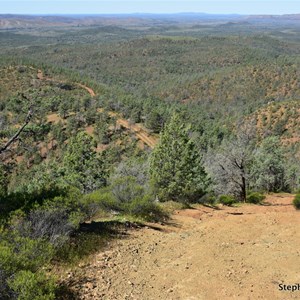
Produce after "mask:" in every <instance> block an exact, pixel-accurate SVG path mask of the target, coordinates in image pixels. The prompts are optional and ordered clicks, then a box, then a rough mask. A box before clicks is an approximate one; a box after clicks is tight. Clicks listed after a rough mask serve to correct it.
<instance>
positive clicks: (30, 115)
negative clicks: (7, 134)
mask: <svg viewBox="0 0 300 300" xmlns="http://www.w3.org/2000/svg"><path fill="white" fill-rule="evenodd" d="M22 97H23V98H24V99H26V100H28V99H27V98H26V97H25V96H24V95H23V94H22ZM31 117H32V107H30V108H29V110H28V113H27V116H26V119H25V123H24V124H23V125H22V126H21V127H20V128H19V130H18V131H17V132H16V133H15V134H14V135H13V136H12V137H11V138H10V139H9V140H8V142H7V143H6V144H5V145H4V146H2V147H1V148H0V154H1V153H3V152H4V151H6V150H7V149H8V148H9V146H10V145H11V144H12V143H14V142H15V141H16V140H17V139H18V137H19V135H20V134H21V133H22V132H23V131H24V129H25V127H26V126H27V125H28V123H29V122H30V120H31Z"/></svg>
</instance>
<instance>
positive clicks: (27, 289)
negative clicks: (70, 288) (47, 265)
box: [8, 270, 56, 300]
mask: <svg viewBox="0 0 300 300" xmlns="http://www.w3.org/2000/svg"><path fill="white" fill-rule="evenodd" d="M8 285H9V287H10V288H11V289H12V290H13V291H14V293H15V294H16V295H17V299H18V300H54V299H55V289H56V286H55V283H54V280H52V279H51V278H48V277H46V275H45V274H44V273H42V272H37V273H32V272H31V271H24V270H23V271H20V272H18V273H16V274H15V275H14V276H13V278H11V279H9V280H8Z"/></svg>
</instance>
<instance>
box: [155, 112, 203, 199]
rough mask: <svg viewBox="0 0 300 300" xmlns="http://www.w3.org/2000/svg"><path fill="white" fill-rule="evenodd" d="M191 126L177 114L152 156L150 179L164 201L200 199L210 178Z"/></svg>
mask: <svg viewBox="0 0 300 300" xmlns="http://www.w3.org/2000/svg"><path fill="white" fill-rule="evenodd" d="M189 130H190V127H189V126H185V125H183V124H182V119H181V118H180V116H179V115H178V114H174V115H173V116H172V118H171V120H170V122H169V123H168V124H167V125H166V127H165V129H164V130H163V132H162V133H161V136H160V142H159V144H158V145H157V147H156V148H155V149H154V150H153V152H152V154H151V157H150V177H151V181H152V182H153V184H154V187H155V189H156V190H157V192H158V196H159V197H160V198H162V199H163V200H166V199H173V200H176V201H185V202H188V201H191V200H194V199H196V198H197V197H200V196H201V195H202V194H203V192H204V190H205V187H206V182H207V177H206V173H205V171H204V168H203V166H202V163H201V156H200V154H199V153H198V151H197V149H196V146H195V144H194V142H193V141H192V140H191V139H190V138H189Z"/></svg>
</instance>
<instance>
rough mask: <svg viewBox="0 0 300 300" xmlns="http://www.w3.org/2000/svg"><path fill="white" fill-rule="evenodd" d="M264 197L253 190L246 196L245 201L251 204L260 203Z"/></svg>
mask: <svg viewBox="0 0 300 300" xmlns="http://www.w3.org/2000/svg"><path fill="white" fill-rule="evenodd" d="M265 198H266V196H265V195H263V194H261V193H258V192H253V193H250V194H249V195H248V196H247V198H246V202H247V203H252V204H259V203H261V202H262V201H263V200H264V199H265Z"/></svg>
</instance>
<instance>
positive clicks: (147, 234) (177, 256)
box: [68, 194, 300, 300]
mask: <svg viewBox="0 0 300 300" xmlns="http://www.w3.org/2000/svg"><path fill="white" fill-rule="evenodd" d="M292 198H293V196H292V195H289V194H282V195H280V194H279V195H269V196H268V197H267V199H266V201H265V204H264V205H262V206H253V205H245V206H241V207H235V208H229V207H222V208H221V209H220V210H213V209H211V208H209V207H198V208H196V209H188V210H183V211H180V212H178V213H177V214H175V215H174V216H173V218H172V220H171V222H170V224H168V225H165V226H161V225H155V226H152V225H151V224H149V226H148V227H145V228H143V229H140V230H138V231H134V232H129V235H125V238H124V239H122V240H119V241H117V242H115V243H113V247H112V249H109V250H107V251H105V252H99V253H98V254H97V255H95V256H93V257H92V258H91V261H90V263H88V264H86V265H83V266H81V268H79V269H78V271H77V272H75V273H69V279H68V283H69V285H70V286H71V288H72V289H73V290H75V291H77V292H78V293H79V299H149V300H151V299H153V300H154V299H180V300H182V299H195V300H196V299H299V296H300V294H299V293H300V291H298V292H294V293H292V292H288V291H279V284H280V283H284V284H295V283H297V282H299V280H300V277H299V272H298V266H299V263H300V252H299V249H298V246H299V238H300V234H299V231H298V230H297V228H298V226H299V225H300V218H299V212H297V211H295V210H294V208H293V207H292V205H291V201H292ZM126 236H127V238H126ZM275 266H276V268H275Z"/></svg>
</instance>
